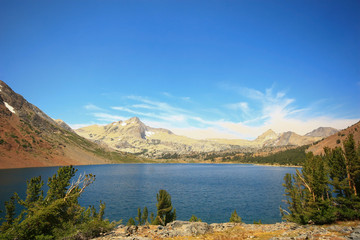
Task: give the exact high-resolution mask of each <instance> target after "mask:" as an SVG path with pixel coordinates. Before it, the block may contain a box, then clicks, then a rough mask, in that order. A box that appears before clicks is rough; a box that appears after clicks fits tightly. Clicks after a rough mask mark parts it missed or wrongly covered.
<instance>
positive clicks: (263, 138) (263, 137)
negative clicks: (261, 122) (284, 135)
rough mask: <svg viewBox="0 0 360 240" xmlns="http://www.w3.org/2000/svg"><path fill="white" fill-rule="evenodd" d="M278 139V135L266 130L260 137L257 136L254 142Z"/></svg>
mask: <svg viewBox="0 0 360 240" xmlns="http://www.w3.org/2000/svg"><path fill="white" fill-rule="evenodd" d="M277 137H278V134H277V133H275V132H274V131H273V130H272V129H269V130H267V131H266V132H264V133H263V134H261V135H260V136H258V137H257V138H256V141H261V142H264V141H267V140H272V139H276V138H277Z"/></svg>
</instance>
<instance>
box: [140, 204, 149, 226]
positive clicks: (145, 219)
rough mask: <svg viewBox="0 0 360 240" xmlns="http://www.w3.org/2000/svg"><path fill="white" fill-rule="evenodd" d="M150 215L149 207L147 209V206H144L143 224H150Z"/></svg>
mask: <svg viewBox="0 0 360 240" xmlns="http://www.w3.org/2000/svg"><path fill="white" fill-rule="evenodd" d="M148 215H149V212H148V209H147V207H144V210H143V215H142V222H143V224H148V223H149V221H148Z"/></svg>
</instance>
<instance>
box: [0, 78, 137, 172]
mask: <svg viewBox="0 0 360 240" xmlns="http://www.w3.org/2000/svg"><path fill="white" fill-rule="evenodd" d="M129 160H133V161H135V162H136V161H137V160H136V159H135V157H133V156H131V155H128V154H126V155H125V154H122V153H120V152H110V151H108V150H107V149H106V148H104V147H102V146H99V145H98V144H96V143H93V142H91V141H88V140H86V139H84V138H82V137H80V136H78V135H77V134H76V133H74V132H73V131H69V130H68V129H66V128H64V127H62V126H61V124H60V125H59V124H58V123H57V122H55V121H54V120H53V119H52V118H50V117H49V116H47V115H46V114H45V113H44V112H42V111H41V110H40V109H39V108H37V107H36V106H34V105H32V104H30V103H29V102H27V101H26V100H25V99H24V98H23V97H22V96H21V95H19V94H17V93H15V92H14V91H13V90H12V89H11V88H10V87H9V86H7V85H6V84H5V83H4V82H3V81H0V168H22V167H42V166H60V165H70V164H72V165H87V164H104V163H111V162H114V161H115V162H121V161H129Z"/></svg>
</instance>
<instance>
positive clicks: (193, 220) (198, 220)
mask: <svg viewBox="0 0 360 240" xmlns="http://www.w3.org/2000/svg"><path fill="white" fill-rule="evenodd" d="M189 222H201V219H200V218H198V217H196V216H195V215H192V216H191V218H190V220H189Z"/></svg>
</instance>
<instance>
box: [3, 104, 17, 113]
mask: <svg viewBox="0 0 360 240" xmlns="http://www.w3.org/2000/svg"><path fill="white" fill-rule="evenodd" d="M4 104H5V107H7V109H9V111H10V112H12V113H15V110H14V108H13V107H12V106H11V105H10V104H8V103H7V102H4Z"/></svg>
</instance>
